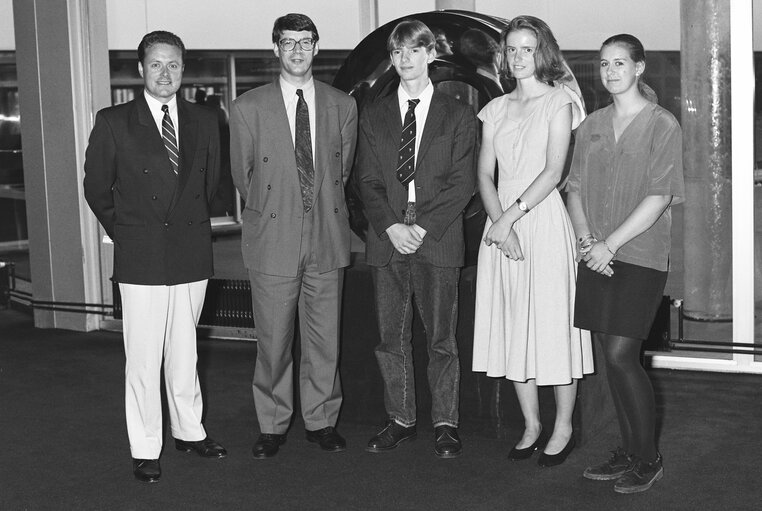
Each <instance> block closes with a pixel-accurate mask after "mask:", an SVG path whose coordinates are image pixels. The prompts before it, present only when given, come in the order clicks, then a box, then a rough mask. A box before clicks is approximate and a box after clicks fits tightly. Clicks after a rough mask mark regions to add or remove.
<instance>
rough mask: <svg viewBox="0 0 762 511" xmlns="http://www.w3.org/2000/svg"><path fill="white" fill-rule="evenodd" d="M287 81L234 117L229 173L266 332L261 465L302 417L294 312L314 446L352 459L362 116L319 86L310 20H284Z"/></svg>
mask: <svg viewBox="0 0 762 511" xmlns="http://www.w3.org/2000/svg"><path fill="white" fill-rule="evenodd" d="M272 41H273V51H274V52H275V56H276V57H278V59H279V61H280V76H279V77H278V78H277V79H276V80H275V81H274V82H273V83H270V84H268V85H264V86H261V87H258V88H256V89H253V90H250V91H248V92H246V93H245V94H243V95H241V96H240V97H239V98H238V99H237V100H236V101H235V103H234V105H233V108H232V112H231V116H230V136H231V155H230V159H231V171H232V175H233V181H234V182H235V185H236V188H237V189H238V191H239V192H240V194H241V197H243V199H244V200H245V201H246V207H245V209H244V211H243V232H242V251H243V258H244V263H245V265H246V267H247V269H248V271H249V278H250V280H251V292H252V308H253V311H254V321H255V325H256V329H257V360H256V365H255V368H254V383H253V391H254V405H255V407H256V410H257V419H258V421H259V428H260V435H259V438H258V439H257V441H256V443H255V444H254V448H253V453H254V457H255V458H270V457H272V456H274V455H275V454H276V453H277V452H278V448H279V447H280V446H281V445H282V444H283V443H284V442H285V441H286V433H287V430H288V427H289V424H290V421H291V414H292V411H293V401H294V389H293V376H292V368H293V360H292V355H291V352H292V349H291V348H292V345H293V338H294V322H295V317H296V311H297V306H298V310H299V332H300V338H301V345H300V346H301V361H300V369H299V387H300V388H299V392H300V402H301V409H302V417H303V418H304V425H305V429H306V430H307V440H309V441H311V442H315V443H318V444H319V445H320V447H321V448H322V449H324V450H326V451H331V452H337V451H343V450H344V449H345V448H346V442H345V440H344V439H343V438H342V437H341V436H340V435H339V434H338V432H337V431H336V429H335V426H336V420H337V418H338V414H339V408H340V407H341V402H342V394H341V384H340V380H339V373H338V358H339V322H340V321H339V320H340V317H339V314H340V304H341V289H342V282H343V276H344V275H343V268H344V267H345V266H347V265H348V264H349V239H350V237H349V233H350V231H349V214H348V211H347V205H346V202H345V200H344V185H345V183H346V181H347V178H348V177H349V171H350V169H351V165H352V160H353V157H354V150H355V142H356V136H357V133H356V131H357V106H356V104H355V101H354V99H353V98H352V97H350V96H347V95H346V94H344V93H343V92H340V91H338V90H336V89H334V88H332V87H330V86H328V85H326V84H324V83H322V82H319V81H317V80H314V79H313V77H312V61H313V58H314V57H315V56H316V55H317V53H318V32H317V28H316V27H315V25H314V23H313V22H312V20H311V19H310V18H308V17H307V16H305V15H303V14H287V15H285V16H282V17H280V18H278V19H277V20H275V24H274V26H273V32H272Z"/></svg>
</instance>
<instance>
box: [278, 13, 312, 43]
mask: <svg viewBox="0 0 762 511" xmlns="http://www.w3.org/2000/svg"><path fill="white" fill-rule="evenodd" d="M286 30H293V31H294V32H302V31H307V30H309V31H310V32H312V42H313V43H316V42H318V41H319V40H320V36H319V35H318V31H317V27H316V26H315V24H314V23H313V22H312V20H311V19H310V17H309V16H307V15H306V14H299V13H295V12H292V13H290V14H286V15H285V16H281V17H280V18H278V19H277V20H275V23H274V24H273V43H274V44H278V41H280V36H281V35H282V34H283V32H285V31H286Z"/></svg>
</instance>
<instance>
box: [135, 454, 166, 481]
mask: <svg viewBox="0 0 762 511" xmlns="http://www.w3.org/2000/svg"><path fill="white" fill-rule="evenodd" d="M132 473H133V474H135V479H137V480H138V481H140V482H141V483H157V482H159V478H160V477H161V466H160V465H159V460H141V459H136V458H132Z"/></svg>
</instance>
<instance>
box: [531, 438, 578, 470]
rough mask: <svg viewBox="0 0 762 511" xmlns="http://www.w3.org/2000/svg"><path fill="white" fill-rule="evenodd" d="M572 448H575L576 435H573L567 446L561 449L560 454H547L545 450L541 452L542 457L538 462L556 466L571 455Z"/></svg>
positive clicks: (541, 464) (546, 465)
mask: <svg viewBox="0 0 762 511" xmlns="http://www.w3.org/2000/svg"><path fill="white" fill-rule="evenodd" d="M572 449H574V435H572V437H571V438H570V439H569V441H568V442H567V443H566V447H564V448H563V449H561V452H559V453H558V454H545V453H544V452H543V453H542V454H540V459H538V460H537V464H538V465H540V466H541V467H555V466H556V465H560V464H561V463H563V462H564V461H566V457H567V456H569V453H570V452H572Z"/></svg>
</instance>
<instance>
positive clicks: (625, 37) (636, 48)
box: [599, 34, 658, 103]
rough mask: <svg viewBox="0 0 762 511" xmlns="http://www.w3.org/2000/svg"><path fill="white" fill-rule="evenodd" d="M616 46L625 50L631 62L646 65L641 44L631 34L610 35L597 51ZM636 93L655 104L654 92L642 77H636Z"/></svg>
mask: <svg viewBox="0 0 762 511" xmlns="http://www.w3.org/2000/svg"><path fill="white" fill-rule="evenodd" d="M614 44H617V45H619V46H621V47H623V48H624V49H626V50H627V53H628V54H629V56H630V58H631V59H632V61H633V62H635V63H638V62H642V63H643V64H645V63H646V50H645V49H644V48H643V43H641V42H640V39H638V38H637V37H635V36H634V35H632V34H617V35H612V36H611V37H609V38H608V39H606V40H605V41H603V44H602V45H601V49H600V50H599V51H603V49H604V48H605V47H606V46H611V45H614ZM638 91H639V92H640V95H641V96H643V97H644V98H646V99H647V100H649V101H651V102H653V103H657V102H658V98H657V97H656V92H654V90H653V89H652V88H651V87H649V86H648V84H646V83H645V82H644V81H643V76H642V75H641V76H639V77H638Z"/></svg>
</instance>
